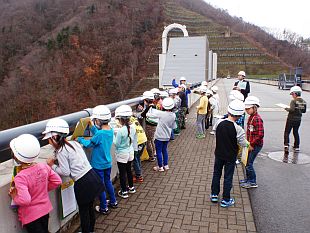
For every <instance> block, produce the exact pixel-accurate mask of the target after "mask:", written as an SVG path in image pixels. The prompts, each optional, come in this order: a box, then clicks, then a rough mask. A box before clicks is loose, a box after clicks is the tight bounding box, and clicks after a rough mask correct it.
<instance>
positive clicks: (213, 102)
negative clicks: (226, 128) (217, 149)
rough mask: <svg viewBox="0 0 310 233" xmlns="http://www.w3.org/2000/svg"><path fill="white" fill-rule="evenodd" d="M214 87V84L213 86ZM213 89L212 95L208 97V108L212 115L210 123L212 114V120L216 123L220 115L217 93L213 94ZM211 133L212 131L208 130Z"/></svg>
mask: <svg viewBox="0 0 310 233" xmlns="http://www.w3.org/2000/svg"><path fill="white" fill-rule="evenodd" d="M215 87H216V86H215ZM215 93H216V92H215V91H212V95H211V96H210V98H209V102H210V106H211V107H210V109H211V111H212V116H211V117H210V121H211V122H210V125H212V121H213V116H214V122H215V124H216V122H217V120H218V119H219V117H218V116H219V115H220V106H219V96H218V94H215ZM210 134H211V135H214V134H215V133H214V131H213V130H212V131H211V132H210Z"/></svg>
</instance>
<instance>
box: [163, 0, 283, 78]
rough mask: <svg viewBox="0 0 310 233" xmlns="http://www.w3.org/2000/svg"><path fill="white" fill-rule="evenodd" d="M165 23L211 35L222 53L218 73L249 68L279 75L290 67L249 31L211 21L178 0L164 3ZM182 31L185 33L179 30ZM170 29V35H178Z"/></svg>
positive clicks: (256, 72) (193, 33) (212, 43)
mask: <svg viewBox="0 0 310 233" xmlns="http://www.w3.org/2000/svg"><path fill="white" fill-rule="evenodd" d="M164 14H165V19H166V20H165V23H166V24H167V25H168V24H170V23H180V24H182V25H186V27H187V30H188V33H189V36H201V35H207V36H208V39H209V45H210V49H211V50H213V51H214V52H216V53H217V54H218V76H227V75H235V74H236V73H237V72H238V71H239V70H245V71H246V73H248V74H249V75H276V76H277V75H278V74H279V73H281V72H283V71H286V70H288V67H287V66H286V65H285V64H284V63H283V62H281V61H280V60H278V59H277V58H275V57H273V56H270V55H269V54H268V52H267V51H264V50H263V48H260V47H258V46H257V45H255V42H251V41H249V40H248V39H247V37H246V36H245V35H242V34H238V33H235V32H232V31H230V30H229V28H227V27H225V26H222V25H219V24H217V23H216V22H213V21H211V20H210V19H208V18H207V17H205V16H202V15H200V14H197V13H195V12H192V11H189V10H187V9H185V8H183V7H181V6H179V5H177V4H176V3H175V2H174V1H166V2H165V4H164ZM179 34H180V35H181V33H179ZM175 35H177V34H176V33H173V32H172V33H170V34H169V36H175Z"/></svg>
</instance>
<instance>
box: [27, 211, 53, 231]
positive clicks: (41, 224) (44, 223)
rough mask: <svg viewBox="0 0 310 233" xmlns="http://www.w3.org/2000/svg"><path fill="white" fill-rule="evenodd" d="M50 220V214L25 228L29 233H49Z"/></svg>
mask: <svg viewBox="0 0 310 233" xmlns="http://www.w3.org/2000/svg"><path fill="white" fill-rule="evenodd" d="M48 218H49V214H47V215H44V216H42V217H41V218H38V219H37V220H34V221H33V222H31V223H28V224H26V225H25V228H26V230H27V231H28V232H29V233H48Z"/></svg>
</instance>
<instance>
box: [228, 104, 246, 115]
mask: <svg viewBox="0 0 310 233" xmlns="http://www.w3.org/2000/svg"><path fill="white" fill-rule="evenodd" d="M244 108H245V105H244V103H243V102H242V101H240V100H233V101H231V102H230V103H229V105H228V107H227V111H228V112H229V113H230V114H232V115H234V116H241V115H243V113H244Z"/></svg>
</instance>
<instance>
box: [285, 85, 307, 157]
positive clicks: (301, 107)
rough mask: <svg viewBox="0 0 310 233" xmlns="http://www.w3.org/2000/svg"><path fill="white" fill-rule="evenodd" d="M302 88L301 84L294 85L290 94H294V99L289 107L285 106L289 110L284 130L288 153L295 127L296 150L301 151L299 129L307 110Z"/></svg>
mask: <svg viewBox="0 0 310 233" xmlns="http://www.w3.org/2000/svg"><path fill="white" fill-rule="evenodd" d="M301 92H302V90H301V88H300V87H299V86H294V87H292V88H291V90H290V95H292V98H293V99H292V101H291V103H290V107H289V108H285V110H286V111H288V115H287V120H286V124H285V130H284V151H285V152H286V153H288V151H289V139H290V137H289V136H290V133H291V131H292V129H293V135H294V147H293V149H294V151H295V152H299V144H300V139H299V133H298V129H299V126H300V123H301V117H302V113H305V112H306V109H307V103H306V101H304V100H303V99H302V98H301Z"/></svg>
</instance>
